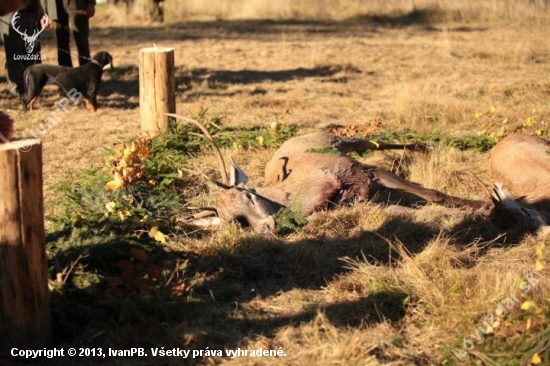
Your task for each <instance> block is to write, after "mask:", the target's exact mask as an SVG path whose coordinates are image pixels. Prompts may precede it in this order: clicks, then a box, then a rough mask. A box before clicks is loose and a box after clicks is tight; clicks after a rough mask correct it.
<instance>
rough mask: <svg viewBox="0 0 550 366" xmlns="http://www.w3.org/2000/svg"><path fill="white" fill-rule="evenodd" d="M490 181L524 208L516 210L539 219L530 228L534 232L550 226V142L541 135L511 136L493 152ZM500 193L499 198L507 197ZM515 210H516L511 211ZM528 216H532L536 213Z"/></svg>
mask: <svg viewBox="0 0 550 366" xmlns="http://www.w3.org/2000/svg"><path fill="white" fill-rule="evenodd" d="M489 168H490V173H491V178H492V180H493V181H494V182H497V183H499V184H500V185H501V186H503V188H505V189H507V190H508V191H509V192H510V193H511V196H512V198H515V199H516V201H517V202H518V203H520V204H521V205H522V207H523V208H522V209H516V210H515V211H516V212H517V214H518V216H522V215H523V216H525V215H526V214H527V213H528V211H527V209H530V208H532V209H534V210H536V211H538V213H537V214H536V215H538V216H540V217H538V218H537V220H535V221H533V220H530V222H532V224H531V225H530V226H532V228H533V229H536V228H538V226H540V224H541V222H542V225H544V224H546V225H548V224H550V142H549V141H547V140H545V139H543V138H540V137H538V136H527V135H520V134H512V135H508V136H507V137H505V138H504V139H502V141H500V142H499V143H498V144H497V145H496V146H495V147H494V148H493V150H492V151H491V154H490V157H489ZM505 195H506V193H504V194H499V193H497V196H505ZM512 211H513V209H512ZM529 212H531V213H530V214H529V215H530V216H533V214H534V212H533V211H529Z"/></svg>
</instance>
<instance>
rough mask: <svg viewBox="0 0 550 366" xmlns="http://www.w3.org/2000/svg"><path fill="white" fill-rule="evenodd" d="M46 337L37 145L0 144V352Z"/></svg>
mask: <svg viewBox="0 0 550 366" xmlns="http://www.w3.org/2000/svg"><path fill="white" fill-rule="evenodd" d="M50 338H51V314H50V293H49V290H48V274H47V264H46V248H45V233H44V199H43V195H42V144H41V142H40V140H36V139H28V140H21V141H16V142H9V143H6V144H0V340H1V341H0V354H2V353H5V352H6V351H9V349H10V348H12V347H17V348H21V349H25V348H43V347H46V346H48V344H49V342H50Z"/></svg>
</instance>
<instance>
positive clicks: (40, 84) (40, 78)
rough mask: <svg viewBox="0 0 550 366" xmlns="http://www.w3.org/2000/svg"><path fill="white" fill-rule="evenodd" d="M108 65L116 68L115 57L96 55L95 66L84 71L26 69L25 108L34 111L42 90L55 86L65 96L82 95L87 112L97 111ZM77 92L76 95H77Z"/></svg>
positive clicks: (36, 66) (41, 67) (91, 63)
mask: <svg viewBox="0 0 550 366" xmlns="http://www.w3.org/2000/svg"><path fill="white" fill-rule="evenodd" d="M108 65H110V66H111V68H113V57H112V56H111V55H110V54H109V53H107V52H104V51H101V52H98V53H96V54H95V55H94V57H93V58H92V60H91V62H89V63H87V64H86V65H84V66H80V67H74V68H72V67H66V66H55V65H42V64H38V65H32V66H29V67H28V68H27V69H25V73H24V74H23V79H24V80H25V90H26V91H25V95H23V97H22V102H23V108H24V109H25V110H31V111H32V106H33V103H34V102H35V101H36V99H37V98H38V96H39V95H40V93H41V92H42V89H43V88H44V86H45V85H46V84H55V85H57V86H59V87H60V88H61V89H63V91H64V92H65V93H69V92H70V91H71V90H73V89H74V90H76V91H77V92H80V93H82V97H83V98H84V101H85V102H86V108H87V109H88V110H90V111H94V112H95V111H96V109H97V99H96V97H97V91H98V89H99V85H100V84H101V75H102V74H103V69H105V68H106V67H107V66H108ZM74 90H73V93H74Z"/></svg>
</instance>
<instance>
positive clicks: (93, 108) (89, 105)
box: [84, 97, 97, 112]
mask: <svg viewBox="0 0 550 366" xmlns="http://www.w3.org/2000/svg"><path fill="white" fill-rule="evenodd" d="M84 101H85V102H86V109H87V110H89V111H90V112H95V111H96V109H97V107H96V106H95V105H94V103H93V102H92V101H91V100H90V99H88V97H84Z"/></svg>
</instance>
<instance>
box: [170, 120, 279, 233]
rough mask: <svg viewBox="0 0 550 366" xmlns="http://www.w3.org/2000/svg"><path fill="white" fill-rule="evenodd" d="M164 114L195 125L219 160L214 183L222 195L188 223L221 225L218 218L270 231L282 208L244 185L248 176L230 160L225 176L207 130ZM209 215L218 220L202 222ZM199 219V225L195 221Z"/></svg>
mask: <svg viewBox="0 0 550 366" xmlns="http://www.w3.org/2000/svg"><path fill="white" fill-rule="evenodd" d="M166 115H168V116H170V117H174V118H178V119H182V120H184V121H186V122H189V123H191V124H193V125H195V126H197V127H198V128H199V129H200V130H201V132H202V135H199V134H197V135H196V136H200V137H201V138H204V139H205V140H207V141H208V142H209V143H210V145H211V146H212V148H213V149H214V152H215V153H216V156H217V158H218V166H219V169H220V173H221V177H222V183H219V182H215V183H216V184H217V185H218V186H219V187H221V188H223V189H224V192H223V193H222V194H221V196H220V198H219V200H218V203H217V205H216V209H215V210H213V209H212V208H208V209H207V211H203V212H201V213H199V214H197V215H194V216H193V218H192V219H191V220H189V222H193V223H194V224H199V225H203V224H206V225H217V224H219V223H220V220H219V219H222V220H224V221H226V222H235V221H236V222H239V223H240V224H241V225H245V226H250V227H252V228H253V229H254V230H255V231H256V232H259V233H265V232H270V231H273V230H274V229H275V219H274V218H273V216H272V215H273V214H274V213H276V212H277V211H278V210H279V209H280V208H281V205H280V204H278V203H276V202H273V201H271V200H269V199H267V198H265V197H262V196H261V195H260V194H258V193H257V192H256V191H255V190H254V189H250V188H248V187H247V186H246V184H247V183H248V176H247V174H246V173H245V172H244V171H243V170H242V169H241V168H240V167H239V166H238V165H237V163H236V162H235V161H234V160H233V159H232V158H230V163H231V170H230V171H229V174H228V173H227V170H226V168H225V161H224V159H223V156H222V153H221V151H220V149H219V148H218V146H217V145H216V143H215V141H214V139H213V138H212V136H211V135H210V133H209V132H208V130H207V129H206V128H205V127H204V126H203V125H202V124H200V123H199V122H197V121H195V120H193V119H190V118H186V117H182V116H179V115H176V114H168V113H167V114H166ZM203 209H204V208H203ZM208 212H216V214H217V216H218V218H219V219H218V220H204V216H205V215H207V214H208ZM199 217H200V219H199V220H201V221H200V222H201V223H199V221H198V220H196V219H197V218H199Z"/></svg>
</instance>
